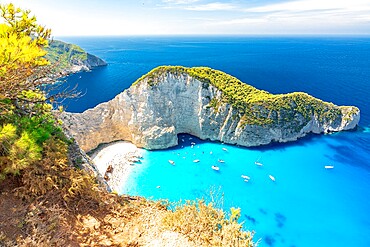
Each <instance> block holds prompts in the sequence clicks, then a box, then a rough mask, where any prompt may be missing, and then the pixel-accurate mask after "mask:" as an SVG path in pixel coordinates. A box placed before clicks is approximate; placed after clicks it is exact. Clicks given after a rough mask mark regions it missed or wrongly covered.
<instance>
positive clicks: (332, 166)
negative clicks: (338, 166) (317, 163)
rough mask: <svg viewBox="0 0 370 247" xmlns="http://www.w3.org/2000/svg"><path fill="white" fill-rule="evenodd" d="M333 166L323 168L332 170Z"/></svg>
mask: <svg viewBox="0 0 370 247" xmlns="http://www.w3.org/2000/svg"><path fill="white" fill-rule="evenodd" d="M333 168H334V166H325V169H333Z"/></svg>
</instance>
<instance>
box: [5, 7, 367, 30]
mask: <svg viewBox="0 0 370 247" xmlns="http://www.w3.org/2000/svg"><path fill="white" fill-rule="evenodd" d="M8 2H13V3H14V4H15V5H16V6H19V7H22V8H26V9H30V10H31V11H32V13H33V14H35V15H36V16H37V18H38V21H39V23H41V24H43V25H46V26H47V27H49V28H51V29H52V30H53V35H54V36H81V35H163V34H164V35H168V34H171V35H172V34H205V35H207V34H246V35H249V34H262V35H263V34H277V35H284V34H370V0H244V1H243V0H100V1H98V0H60V1H55V0H13V1H9V0H0V3H8Z"/></svg>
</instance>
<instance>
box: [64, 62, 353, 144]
mask: <svg viewBox="0 0 370 247" xmlns="http://www.w3.org/2000/svg"><path fill="white" fill-rule="evenodd" d="M359 119H360V111H359V109H358V108H356V107H353V106H336V105H334V104H332V103H327V102H323V101H321V100H319V99H316V98H314V97H312V96H310V95H308V94H305V93H292V94H285V95H273V94H269V93H268V92H265V91H261V90H258V89H256V88H254V87H252V86H249V85H247V84H244V83H242V82H240V81H239V80H237V79H236V78H234V77H232V76H230V75H227V74H225V73H223V72H221V71H217V70H212V69H209V68H184V67H159V68H157V69H155V70H153V71H151V72H150V73H149V74H147V75H145V76H143V77H142V78H140V79H139V80H138V81H137V82H135V83H134V84H133V85H132V86H131V87H130V88H129V89H127V90H125V91H124V92H122V93H120V94H119V95H117V96H116V97H115V98H114V99H112V100H111V101H109V102H105V103H102V104H100V105H98V106H96V107H95V108H93V109H89V110H87V111H85V112H83V113H64V114H63V115H62V120H63V122H64V125H65V127H66V128H67V129H68V130H69V131H70V133H71V134H72V135H73V136H74V138H75V139H76V140H77V142H78V143H79V145H80V146H81V147H82V148H83V149H84V150H85V151H89V150H91V149H94V148H95V147H97V146H98V145H99V144H100V143H109V142H112V141H115V140H126V141H130V142H132V143H134V144H135V145H137V146H138V147H143V148H146V149H164V148H168V147H171V146H175V145H177V143H178V137H177V134H180V133H188V134H191V135H194V136H197V137H199V138H201V139H208V140H217V141H221V142H225V143H229V144H238V145H241V146H247V147H250V146H259V145H265V144H269V143H271V142H287V141H294V140H297V138H300V137H303V136H305V135H306V134H307V133H311V132H312V133H323V132H331V131H342V130H349V129H353V128H355V127H356V126H357V124H358V122H359Z"/></svg>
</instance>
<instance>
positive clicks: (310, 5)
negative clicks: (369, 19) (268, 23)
mask: <svg viewBox="0 0 370 247" xmlns="http://www.w3.org/2000/svg"><path fill="white" fill-rule="evenodd" d="M334 9H336V10H346V11H359V10H365V9H366V10H370V1H369V0H325V1H323V0H298V1H292V2H284V3H277V4H268V5H264V6H260V7H254V8H247V9H245V11H246V12H276V11H281V12H302V11H319V10H334Z"/></svg>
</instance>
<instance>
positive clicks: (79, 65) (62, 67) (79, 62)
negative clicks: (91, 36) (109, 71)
mask: <svg viewBox="0 0 370 247" xmlns="http://www.w3.org/2000/svg"><path fill="white" fill-rule="evenodd" d="M46 50H47V52H48V54H47V55H46V58H47V59H48V60H49V61H50V62H51V64H55V65H56V70H57V71H56V72H58V73H60V74H61V76H65V75H68V74H71V73H77V72H80V71H89V70H91V69H92V68H94V67H99V66H106V65H107V63H106V62H105V61H103V60H102V59H100V58H98V57H96V56H94V55H92V54H90V53H87V52H86V51H84V50H83V49H82V48H81V47H79V46H77V45H74V44H68V43H65V42H63V41H59V40H53V41H50V42H49V47H47V48H46Z"/></svg>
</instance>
